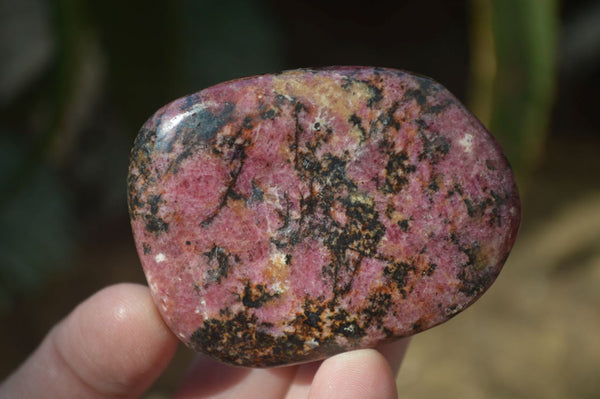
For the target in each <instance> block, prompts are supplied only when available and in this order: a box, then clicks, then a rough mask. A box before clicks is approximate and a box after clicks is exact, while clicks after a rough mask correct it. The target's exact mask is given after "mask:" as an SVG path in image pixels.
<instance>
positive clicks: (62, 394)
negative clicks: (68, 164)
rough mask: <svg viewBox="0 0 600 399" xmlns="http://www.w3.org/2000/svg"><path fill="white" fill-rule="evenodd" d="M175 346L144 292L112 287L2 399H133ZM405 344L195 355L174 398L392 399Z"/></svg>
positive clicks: (46, 346)
mask: <svg viewBox="0 0 600 399" xmlns="http://www.w3.org/2000/svg"><path fill="white" fill-rule="evenodd" d="M177 343H178V341H177V338H176V337H175V336H174V335H173V334H172V333H171V332H170V331H169V329H168V328H167V327H166V326H165V324H164V323H163V321H162V319H161V318H160V315H159V314H158V312H157V310H156V307H155V306H154V303H153V302H152V299H151V297H150V292H149V290H148V288H147V287H144V286H140V285H134V284H119V285H115V286H111V287H108V288H105V289H104V290H102V291H100V292H98V293H97V294H95V295H94V296H92V297H91V298H89V299H88V300H86V301H85V302H83V303H82V304H80V305H79V306H78V307H77V308H76V309H75V310H74V311H73V312H72V313H71V314H70V315H69V316H68V317H67V318H66V319H65V320H63V321H62V322H60V323H59V324H57V325H56V326H55V327H54V328H53V329H52V330H51V331H50V333H49V334H48V335H47V336H46V338H45V339H44V341H43V342H42V344H41V345H40V346H39V348H38V349H37V350H36V351H35V352H34V353H33V354H32V355H31V356H30V358H29V359H28V360H27V361H26V362H25V363H24V364H23V365H21V367H19V369H17V370H16V371H15V372H14V373H13V374H12V375H11V376H9V377H8V379H7V380H6V381H4V382H3V383H2V385H0V398H129V397H133V398H135V397H138V396H140V395H141V394H142V393H143V392H144V391H145V390H146V389H148V387H149V386H150V385H151V384H152V382H153V381H154V380H155V379H156V378H157V377H158V376H159V375H160V373H161V372H162V371H163V370H164V369H165V368H166V367H167V365H168V363H169V361H170V360H171V358H172V357H173V355H174V353H175V349H176V348H177ZM407 344H408V341H407V340H403V341H399V342H396V343H394V344H389V345H386V346H384V347H382V348H380V349H381V351H382V352H379V351H376V350H373V349H365V350H357V351H352V352H347V353H343V354H340V355H337V356H333V357H331V358H329V359H327V360H325V361H322V362H316V363H308V364H304V365H300V366H289V367H280V368H273V369H245V368H239V367H232V366H228V365H225V364H222V363H219V362H216V361H213V360H210V359H208V358H206V357H203V356H200V357H198V359H197V361H196V362H195V363H194V365H193V367H192V368H191V370H190V372H189V373H188V375H187V376H186V377H185V378H184V381H183V383H182V385H181V387H180V389H179V390H178V392H177V393H176V394H175V397H176V398H206V397H211V398H288V399H291V398H396V397H397V393H396V385H395V381H394V377H395V374H396V371H397V369H398V367H399V366H400V362H401V361H402V356H403V355H404V352H405V350H406V345H407ZM382 353H384V355H382Z"/></svg>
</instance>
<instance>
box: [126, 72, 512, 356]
mask: <svg viewBox="0 0 600 399" xmlns="http://www.w3.org/2000/svg"><path fill="white" fill-rule="evenodd" d="M129 209H130V213H131V219H132V225H133V231H134V235H135V240H136V244H137V248H138V252H139V255H140V258H141V261H142V265H143V267H144V270H145V273H146V277H147V279H148V283H149V285H150V288H151V291H152V294H153V296H154V299H155V301H156V304H157V306H158V309H159V310H160V312H161V314H162V316H163V318H164V319H165V321H166V323H167V324H168V325H169V327H170V328H171V329H172V330H173V331H174V332H175V333H176V334H177V335H178V336H179V338H180V339H181V340H182V341H183V342H185V343H186V344H187V345H189V346H190V347H192V348H193V349H195V350H197V351H199V352H203V353H205V354H207V355H209V356H212V357H214V358H217V359H219V360H221V361H224V362H229V363H234V364H239V365H244V366H258V367H264V366H274V365H282V364H290V363H297V362H303V361H309V360H315V359H320V358H323V357H326V356H329V355H332V354H335V353H338V352H341V351H345V350H350V349H354V348H363V347H372V346H375V345H378V344H380V343H383V342H387V341H389V340H392V339H396V338H399V337H404V336H407V335H411V334H414V333H416V332H419V331H422V330H424V329H427V328H429V327H432V326H434V325H436V324H439V323H441V322H443V321H445V320H447V319H449V318H450V317H452V316H454V315H455V314H457V313H458V312H460V311H461V310H463V309H464V308H465V307H467V306H468V305H469V304H471V303H472V302H473V301H474V300H475V299H476V298H478V297H479V296H480V295H481V294H482V293H483V292H484V291H485V290H486V289H487V288H488V287H489V286H490V285H491V284H492V282H493V281H494V279H495V278H496V276H497V275H498V273H499V271H500V269H501V267H502V265H503V263H504V261H505V260H506V258H507V256H508V253H509V251H510V249H511V247H512V244H513V242H514V240H515V237H516V233H517V229H518V225H519V220H520V205H519V198H518V193H517V187H516V185H515V180H514V177H513V173H512V172H511V169H510V167H509V165H508V163H507V161H506V159H505V157H504V156H503V154H502V152H501V150H500V148H499V146H498V144H497V143H496V142H495V141H494V139H493V138H492V136H491V135H490V134H489V133H488V132H487V131H486V130H485V129H484V128H483V126H482V125H481V123H479V122H478V121H477V120H476V119H475V117H473V115H471V114H470V113H469V112H468V111H467V110H466V109H465V108H464V106H462V105H461V104H460V103H459V102H458V100H457V99H456V98H454V97H453V96H452V94H450V93H449V92H448V91H447V90H446V89H445V88H444V87H442V86H441V85H439V84H438V83H436V82H434V81H432V80H430V79H428V78H425V77H420V76H415V75H411V74H409V73H406V72H401V71H397V70H392V69H382V68H355V67H346V68H330V69H323V70H309V69H303V70H295V71H289V72H284V73H281V74H273V75H265V76H257V77H252V78H247V79H241V80H236V81H232V82H227V83H223V84H220V85H217V86H214V87H211V88H209V89H206V90H203V91H200V92H198V93H195V94H192V95H189V96H187V97H184V98H181V99H179V100H176V101H174V102H172V103H171V104H169V105H167V106H165V107H163V108H162V109H160V110H159V111H158V112H156V114H154V116H153V117H152V118H150V119H149V120H148V121H147V122H146V124H145V125H144V126H143V127H142V129H141V131H140V133H139V136H138V138H137V140H136V142H135V145H134V148H133V151H132V160H131V166H130V172H129Z"/></svg>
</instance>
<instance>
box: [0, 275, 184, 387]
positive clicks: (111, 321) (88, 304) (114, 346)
mask: <svg viewBox="0 0 600 399" xmlns="http://www.w3.org/2000/svg"><path fill="white" fill-rule="evenodd" d="M176 347H177V339H176V338H175V336H174V335H173V334H172V333H171V332H170V331H169V330H168V329H167V327H166V326H165V325H164V323H163V321H162V319H161V318H160V315H159V314H158V311H157V310H156V307H155V306H154V304H153V302H152V299H151V297H150V293H149V290H148V288H146V287H143V286H141V285H134V284H119V285H115V286H111V287H108V288H105V289H103V290H102V291H100V292H98V293H97V294H95V295H93V296H92V297H91V298H89V299H87V300H86V301H85V302H83V303H82V304H80V305H79V306H78V307H77V308H76V309H75V310H74V311H73V312H72V313H71V314H70V315H69V316H67V318H66V319H64V320H63V321H62V322H60V323H59V324H58V325H56V326H55V327H54V328H53V329H52V330H51V331H50V333H49V334H48V335H47V336H46V338H45V339H44V341H43V342H42V343H41V344H40V346H39V347H38V349H37V350H36V351H35V352H34V353H33V354H32V355H31V356H30V357H29V359H27V361H26V362H25V363H24V364H23V365H22V366H21V367H20V368H19V369H18V370H17V371H16V372H15V373H13V374H12V375H11V376H9V377H8V379H7V380H6V381H5V382H4V383H3V384H2V385H0V397H1V398H4V397H7V398H8V397H23V398H25V397H26V398H42V397H43V398H64V397H71V398H122V397H123V398H126V397H136V396H139V395H140V394H141V393H142V392H143V391H144V390H146V389H147V388H148V387H149V386H150V384H152V382H153V381H154V380H155V379H156V378H157V377H158V375H159V374H160V373H161V372H162V371H163V370H164V368H165V367H166V366H167V364H168V363H169V361H170V360H171V358H172V357H173V355H174V353H175V349H176Z"/></svg>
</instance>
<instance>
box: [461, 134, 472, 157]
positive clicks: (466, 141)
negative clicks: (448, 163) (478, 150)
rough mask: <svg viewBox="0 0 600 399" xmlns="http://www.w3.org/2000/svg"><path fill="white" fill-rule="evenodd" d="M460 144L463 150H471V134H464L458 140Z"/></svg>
mask: <svg viewBox="0 0 600 399" xmlns="http://www.w3.org/2000/svg"><path fill="white" fill-rule="evenodd" d="M458 144H460V145H461V146H462V148H463V149H464V151H465V152H471V151H473V135H471V134H468V133H467V134H465V135H464V136H463V138H462V139H460V141H459V142H458Z"/></svg>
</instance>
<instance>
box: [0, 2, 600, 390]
mask: <svg viewBox="0 0 600 399" xmlns="http://www.w3.org/2000/svg"><path fill="white" fill-rule="evenodd" d="M325 65H373V66H386V67H393V68H398V69H406V70H409V71H413V72H418V73H420V74H424V75H428V76H431V77H433V78H434V79H436V80H437V81H439V82H440V83H442V84H443V85H445V86H446V87H447V88H448V89H450V91H452V92H453V93H454V94H455V95H457V96H458V97H459V98H460V99H461V100H463V101H464V102H465V103H466V104H467V105H468V107H469V108H470V109H471V110H472V111H473V112H474V113H476V115H477V116H478V117H479V118H480V119H481V120H482V121H483V122H484V124H485V125H486V126H488V128H489V129H490V130H491V131H492V132H493V134H494V135H495V136H496V137H497V138H498V140H499V141H500V142H501V144H502V146H503V147H504V149H505V150H506V153H507V156H508V158H509V160H510V162H511V163H512V165H513V167H514V168H515V171H516V173H517V176H518V180H519V184H520V190H521V195H522V199H523V222H522V228H521V233H520V237H519V239H518V241H517V245H516V247H515V249H514V251H513V253H512V255H511V257H510V258H509V260H508V263H507V264H506V267H505V269H504V271H503V273H502V274H501V275H500V277H499V278H498V280H497V282H496V284H495V285H494V286H493V287H492V288H491V289H490V291H489V292H488V293H487V294H486V295H485V296H484V297H483V298H482V299H481V300H480V301H479V302H478V303H477V304H476V305H474V306H473V307H472V308H470V309H468V310H467V311H465V312H464V313H462V314H461V315H459V316H458V317H456V318H454V319H453V320H451V321H449V322H448V323H446V324H444V325H442V326H439V327H437V328H434V329H432V330H430V331H427V332H424V333H422V334H419V335H418V336H416V337H415V338H414V339H413V341H412V343H411V346H410V348H409V351H408V354H407V357H406V359H405V363H404V365H403V368H402V370H401V372H400V374H399V377H398V389H399V392H400V393H401V397H409V398H439V397H445V398H483V397H493V398H550V399H551V398H598V397H600V382H599V381H598V379H597V375H598V373H599V371H600V339H599V336H600V114H599V112H598V105H599V104H600V102H599V95H600V2H598V1H594V0H569V1H563V2H559V1H558V0H472V1H466V0H464V1H455V0H418V1H408V0H396V1H375V0H373V1H370V2H364V1H363V2H354V1H342V0H329V1H327V0H288V1H285V2H280V1H275V0H264V1H261V0H252V1H251V0H229V1H226V0H223V1H218V2H215V1H201V0H198V1H191V0H188V1H185V0H181V1H174V2H147V1H141V0H131V1H115V0H106V1H78V0H54V1H52V0H0V254H1V256H0V317H1V324H0V325H1V328H0V342H1V344H0V345H1V348H2V349H1V352H0V353H1V356H0V379H3V378H4V377H5V376H6V375H7V374H8V373H9V372H10V371H11V370H12V369H14V368H15V367H16V366H17V365H18V364H19V363H20V362H21V361H22V360H23V359H24V358H25V357H26V356H27V355H28V354H29V353H31V351H32V350H33V349H34V348H35V347H36V345H37V344H38V343H39V342H40V340H41V339H42V338H43V336H44V335H45V333H46V332H47V330H48V329H49V328H50V327H51V326H52V325H53V324H54V323H56V322H57V321H58V320H59V319H61V318H62V317H64V316H65V315H66V314H67V313H68V312H69V311H70V310H71V309H72V308H73V307H74V306H75V305H76V304H77V303H78V302H80V301H81V300H83V299H84V298H86V297H88V296H89V295H91V294H92V293H94V292H95V291H97V290H99V289H100V288H102V287H104V286H106V285H109V284H113V283H117V282H123V281H134V282H140V283H144V282H145V280H144V276H143V273H142V269H141V266H140V264H139V261H138V259H137V255H136V253H135V249H134V245H133V241H132V236H131V231H130V227H129V219H128V215H127V208H126V198H125V195H126V191H125V179H126V174H127V165H128V155H129V148H130V146H131V143H132V141H133V138H134V137H135V135H136V133H137V130H138V129H139V127H140V126H141V125H142V123H143V122H144V121H145V119H146V118H147V117H149V116H150V115H151V114H152V113H153V112H154V111H155V110H156V109H158V108H159V107H160V106H162V105H163V104H166V103H167V102H169V101H171V100H173V99H175V98H178V97H180V96H183V95H186V94H188V93H191V92H195V91H197V90H200V89H202V88H205V87H207V86H210V85H212V84H215V83H218V82H221V81H224V80H228V79H232V78H237V77H243V76H248V75H253V74H259V73H269V72H276V71H279V70H283V69H293V68H297V67H304V66H325ZM191 358H192V354H191V353H190V352H189V351H187V350H186V349H184V348H180V350H179V351H178V353H177V355H176V360H175V361H174V362H173V364H172V365H171V366H170V367H169V369H168V370H167V372H166V373H165V375H164V376H163V377H161V379H160V380H159V381H158V382H157V383H156V384H155V386H154V387H153V388H152V390H151V392H149V393H148V396H147V397H152V398H161V397H166V396H165V395H168V394H169V393H170V392H171V391H172V390H173V388H174V386H176V384H177V383H178V381H179V380H180V378H181V376H182V375H183V373H184V370H185V369H186V367H187V364H188V362H189V360H190V359H191Z"/></svg>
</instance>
